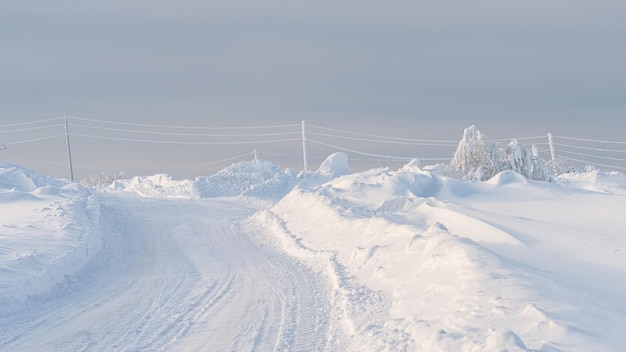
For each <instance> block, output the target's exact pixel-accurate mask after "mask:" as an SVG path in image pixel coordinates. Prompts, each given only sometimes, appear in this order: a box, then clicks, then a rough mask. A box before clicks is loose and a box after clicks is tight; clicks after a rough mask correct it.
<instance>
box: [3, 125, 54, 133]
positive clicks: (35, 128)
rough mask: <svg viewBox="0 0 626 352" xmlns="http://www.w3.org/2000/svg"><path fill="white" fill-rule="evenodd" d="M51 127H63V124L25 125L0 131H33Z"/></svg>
mask: <svg viewBox="0 0 626 352" xmlns="http://www.w3.org/2000/svg"><path fill="white" fill-rule="evenodd" d="M52 127H63V125H49V126H37V127H27V128H18V129H13V130H4V131H2V130H0V133H11V132H25V131H35V130H43V129H47V128H52Z"/></svg>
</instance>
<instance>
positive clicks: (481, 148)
mask: <svg viewBox="0 0 626 352" xmlns="http://www.w3.org/2000/svg"><path fill="white" fill-rule="evenodd" d="M449 168H450V170H451V171H452V173H454V174H456V175H458V176H459V177H461V178H463V179H464V180H481V181H484V180H488V179H490V178H492V177H493V176H495V175H497V174H498V173H500V172H501V171H504V170H512V171H515V172H517V173H519V174H520V175H522V176H524V177H526V178H529V179H532V180H537V181H547V180H549V179H550V172H549V171H548V170H547V168H546V167H545V166H544V163H543V161H542V160H541V158H540V157H539V155H538V151H537V148H535V147H534V146H533V148H532V149H531V150H529V149H528V148H527V147H526V146H524V145H523V144H522V143H520V142H518V141H517V140H515V139H513V140H511V142H510V143H508V144H506V145H502V144H499V143H496V142H493V141H491V140H489V138H487V137H486V136H485V135H483V134H482V133H481V132H480V131H479V130H478V128H476V126H474V125H472V126H470V127H468V128H466V129H465V131H464V132H463V138H462V139H461V141H460V142H459V146H458V147H457V149H456V152H455V153H454V157H453V159H452V161H451V162H450V165H449Z"/></svg>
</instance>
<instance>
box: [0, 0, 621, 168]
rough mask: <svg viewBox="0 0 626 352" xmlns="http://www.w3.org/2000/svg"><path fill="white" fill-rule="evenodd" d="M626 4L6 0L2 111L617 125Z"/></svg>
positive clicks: (615, 0)
mask: <svg viewBox="0 0 626 352" xmlns="http://www.w3.org/2000/svg"><path fill="white" fill-rule="evenodd" d="M625 13H626V2H624V1H623V0H599V1H588V0H568V1H566V0H553V1H549V0H548V1H545V0H543V1H460V0H452V1H420V0H411V1H386V2H382V1H376V2H374V1H293V0H292V1H277V0H269V1H262V2H261V1H237V0H235V1H228V2H224V1H223V2H217V1H152V0H151V1H146V0H140V1H132V2H129V1H106V2H103V1H98V2H97V1H69V0H60V1H13V2H4V3H3V4H2V5H0V52H1V54H0V125H3V124H9V123H14V122H22V121H29V120H35V119H39V118H48V117H57V116H62V114H63V113H65V112H67V113H68V114H70V115H75V116H83V117H92V118H97V119H103V120H112V121H131V122H139V123H159V124H172V123H175V124H188V125H206V126H213V125H215V126H216V125H237V124H246V123H247V124H251V123H252V124H266V123H299V122H300V121H301V120H303V119H306V120H307V121H311V122H312V123H314V122H319V123H321V124H324V125H328V126H331V127H332V126H336V127H341V128H345V127H347V126H350V124H352V123H355V122H356V123H358V124H357V126H358V129H359V130H360V131H362V132H368V131H370V132H371V131H384V132H390V133H391V132H394V131H393V130H394V127H393V126H399V127H398V128H397V129H396V130H397V131H398V133H400V134H402V135H403V136H406V135H407V133H408V132H407V131H414V133H413V134H414V135H415V136H416V137H420V138H427V137H428V136H429V132H428V131H429V130H430V131H431V133H432V135H433V136H434V137H437V138H439V137H454V138H459V137H460V135H461V133H462V128H463V127H467V126H469V125H470V124H474V123H475V124H477V125H479V127H480V128H481V129H482V130H484V131H485V132H486V133H487V134H489V135H495V136H494V137H498V136H503V137H509V136H515V135H516V134H517V133H514V132H511V133H507V132H508V130H510V129H511V128H513V129H514V131H515V132H519V133H522V134H527V133H529V134H531V135H532V134H533V133H545V132H548V131H553V132H554V131H560V133H566V134H573V133H578V134H579V135H581V134H583V133H584V134H586V135H589V137H594V138H599V137H606V138H613V139H615V138H619V137H620V136H622V134H623V132H624V129H625V128H626V21H624V14H625ZM624 139H626V138H622V140H624ZM61 160H62V159H61ZM87 164H89V163H87Z"/></svg>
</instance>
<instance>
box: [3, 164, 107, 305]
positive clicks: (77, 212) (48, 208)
mask: <svg viewBox="0 0 626 352" xmlns="http://www.w3.org/2000/svg"><path fill="white" fill-rule="evenodd" d="M0 207H2V211H0V243H1V245H0V268H1V270H0V315H3V314H4V313H5V312H4V311H3V309H2V306H6V307H7V308H8V307H9V306H10V302H11V301H15V302H19V301H23V300H24V299H26V298H27V297H28V296H32V295H37V294H41V293H44V292H47V291H49V290H51V289H52V288H53V287H54V286H55V285H57V284H59V283H61V282H63V281H64V280H65V278H66V276H67V275H71V274H73V273H76V272H78V271H79V270H80V269H81V268H82V267H83V266H84V265H85V264H86V263H87V262H88V261H89V259H90V258H91V257H92V256H93V255H94V254H95V253H96V252H97V251H98V250H99V248H100V243H101V238H100V232H99V228H98V223H97V221H98V208H97V206H94V204H93V200H92V198H91V196H90V193H89V192H88V191H87V190H85V189H84V188H82V187H81V186H80V185H77V184H75V183H71V182H68V181H64V180H58V179H55V178H52V177H47V176H41V175H38V174H37V173H35V172H33V171H30V170H27V169H24V168H22V167H19V166H17V165H14V164H11V163H7V162H0Z"/></svg>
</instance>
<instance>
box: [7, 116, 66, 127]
mask: <svg viewBox="0 0 626 352" xmlns="http://www.w3.org/2000/svg"><path fill="white" fill-rule="evenodd" d="M62 119H63V118H62V117H55V118H51V119H44V120H37V121H30V122H21V123H13V124H10V125H3V126H0V128H6V127H15V126H24V125H34V124H37V123H42V122H49V121H55V120H62Z"/></svg>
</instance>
